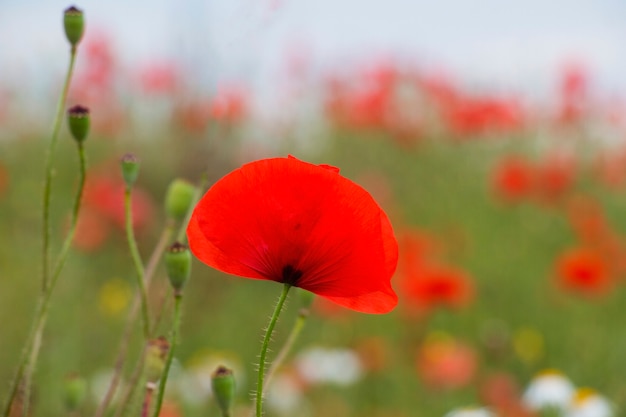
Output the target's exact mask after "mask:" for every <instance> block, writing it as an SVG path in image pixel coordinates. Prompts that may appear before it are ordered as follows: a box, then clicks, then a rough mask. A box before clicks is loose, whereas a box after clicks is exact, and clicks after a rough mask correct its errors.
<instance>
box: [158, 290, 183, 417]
mask: <svg viewBox="0 0 626 417" xmlns="http://www.w3.org/2000/svg"><path fill="white" fill-rule="evenodd" d="M182 300H183V294H182V293H180V292H177V293H175V294H174V324H173V326H172V337H171V340H170V350H169V351H168V353H167V359H166V361H165V369H163V375H162V376H161V381H160V383H159V393H158V395H157V402H156V406H155V408H154V413H153V414H152V415H153V417H159V413H160V412H161V405H162V404H163V396H164V395H165V385H166V384H167V377H168V376H169V373H170V367H171V366H172V360H173V359H174V353H175V351H176V343H177V342H178V332H179V330H180V317H181V308H180V306H181V304H182Z"/></svg>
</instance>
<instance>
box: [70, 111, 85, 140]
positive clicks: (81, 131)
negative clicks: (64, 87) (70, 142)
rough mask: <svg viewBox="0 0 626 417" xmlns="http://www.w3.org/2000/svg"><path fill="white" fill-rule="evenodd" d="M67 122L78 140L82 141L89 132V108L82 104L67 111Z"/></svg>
mask: <svg viewBox="0 0 626 417" xmlns="http://www.w3.org/2000/svg"><path fill="white" fill-rule="evenodd" d="M67 124H68V125H69V127H70V132H72V136H73V137H74V139H75V140H76V141H77V142H82V141H84V140H85V138H86V137H87V134H88V133H89V109H88V108H87V107H83V106H80V105H77V106H74V107H71V108H70V109H69V110H68V111H67Z"/></svg>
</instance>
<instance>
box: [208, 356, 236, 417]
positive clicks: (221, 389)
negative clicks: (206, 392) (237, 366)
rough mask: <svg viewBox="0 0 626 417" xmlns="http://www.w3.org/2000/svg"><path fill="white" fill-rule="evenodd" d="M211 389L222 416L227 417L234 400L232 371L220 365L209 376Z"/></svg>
mask: <svg viewBox="0 0 626 417" xmlns="http://www.w3.org/2000/svg"><path fill="white" fill-rule="evenodd" d="M211 389H212V390H213V395H215V399H216V400H217V404H218V405H219V407H220V410H222V415H224V416H229V415H230V408H231V407H232V405H233V401H234V399H235V377H234V375H233V371H232V370H230V369H228V368H227V367H225V366H222V365H220V366H219V367H218V368H217V369H216V370H215V372H213V375H211Z"/></svg>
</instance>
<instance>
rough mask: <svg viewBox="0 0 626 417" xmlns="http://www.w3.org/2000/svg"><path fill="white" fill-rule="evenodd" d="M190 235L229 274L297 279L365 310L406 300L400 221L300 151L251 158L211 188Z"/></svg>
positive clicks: (198, 250) (204, 256) (205, 258)
mask: <svg viewBox="0 0 626 417" xmlns="http://www.w3.org/2000/svg"><path fill="white" fill-rule="evenodd" d="M187 236H188V237H189V245H190V248H191V250H192V252H193V253H194V254H195V255H196V257H198V258H199V259H200V260H201V261H202V262H204V263H206V264H207V265H209V266H212V267H213V268H216V269H218V270H220V271H223V272H226V273H229V274H233V275H239V276H242V277H246V278H253V279H265V280H271V281H276V282H280V283H285V284H291V285H293V286H296V287H300V288H303V289H305V290H308V291H311V292H313V293H315V294H317V295H319V296H321V297H324V298H326V299H328V300H330V301H333V302H335V303H337V304H340V305H342V306H345V307H347V308H350V309H353V310H356V311H361V312H364V313H386V312H389V311H391V310H392V309H393V308H394V307H395V305H396V304H397V296H396V294H395V292H394V291H393V289H392V288H391V283H390V280H391V276H392V275H393V273H394V271H395V269H396V264H397V261H398V244H397V242H396V239H395V237H394V234H393V230H392V227H391V223H390V222H389V219H388V218H387V215H386V214H385V213H384V212H383V211H382V210H381V209H380V207H379V206H378V204H376V202H375V201H374V199H373V198H372V197H371V196H370V195H369V194H368V193H367V191H365V190H364V189H363V188H361V187H360V186H358V185H357V184H355V183H353V182H352V181H350V180H348V179H346V178H344V177H342V176H340V175H339V170H338V169H337V168H334V167H330V166H327V165H313V164H309V163H306V162H303V161H300V160H298V159H295V158H293V157H289V158H274V159H264V160H260V161H256V162H252V163H249V164H246V165H244V166H242V167H241V168H239V169H237V170H235V171H233V172H231V173H230V174H228V175H226V176H225V177H224V178H222V179H221V180H219V181H218V182H217V183H215V184H214V185H213V187H211V189H210V190H209V191H208V192H207V193H206V194H205V195H204V197H203V198H202V199H201V200H200V202H199V203H198V205H197V206H196V208H195V210H194V212H193V215H192V217H191V220H190V223H189V227H188V229H187Z"/></svg>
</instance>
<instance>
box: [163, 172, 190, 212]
mask: <svg viewBox="0 0 626 417" xmlns="http://www.w3.org/2000/svg"><path fill="white" fill-rule="evenodd" d="M195 193H196V186H195V185H193V184H191V183H189V182H187V181H185V180H182V179H179V178H177V179H175V180H174V181H172V182H171V183H170V185H169V187H167V193H166V194H165V212H166V213H167V215H168V217H171V218H173V219H175V220H179V221H180V220H183V219H184V218H185V216H186V215H187V212H188V211H189V208H190V207H191V203H192V202H193V196H194V195H195Z"/></svg>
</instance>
